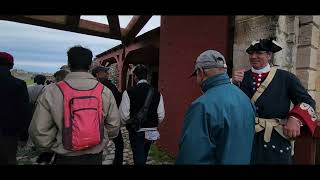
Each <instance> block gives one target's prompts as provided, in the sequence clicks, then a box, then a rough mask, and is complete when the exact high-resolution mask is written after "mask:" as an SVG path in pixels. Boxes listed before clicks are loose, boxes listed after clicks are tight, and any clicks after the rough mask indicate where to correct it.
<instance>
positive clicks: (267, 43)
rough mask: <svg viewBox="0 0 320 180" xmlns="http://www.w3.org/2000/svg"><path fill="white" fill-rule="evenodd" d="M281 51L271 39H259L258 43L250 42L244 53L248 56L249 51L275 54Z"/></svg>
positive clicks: (278, 45) (277, 44) (279, 46)
mask: <svg viewBox="0 0 320 180" xmlns="http://www.w3.org/2000/svg"><path fill="white" fill-rule="evenodd" d="M280 50H282V47H281V45H280V44H279V43H277V42H276V41H275V40H273V39H272V38H270V39H260V40H259V41H252V43H251V44H250V46H249V47H248V48H247V50H246V52H247V53H248V54H250V52H251V51H268V52H273V53H276V52H278V51H280Z"/></svg>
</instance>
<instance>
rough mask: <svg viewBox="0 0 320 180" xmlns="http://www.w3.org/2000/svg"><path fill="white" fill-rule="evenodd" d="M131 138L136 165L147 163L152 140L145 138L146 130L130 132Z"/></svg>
mask: <svg viewBox="0 0 320 180" xmlns="http://www.w3.org/2000/svg"><path fill="white" fill-rule="evenodd" d="M129 140H130V145H131V149H132V153H133V162H134V164H135V165H145V164H146V162H147V158H148V153H149V150H150V146H151V144H152V141H149V140H146V139H145V138H144V132H132V131H131V132H130V131H129Z"/></svg>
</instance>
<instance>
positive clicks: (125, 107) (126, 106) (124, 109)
mask: <svg viewBox="0 0 320 180" xmlns="http://www.w3.org/2000/svg"><path fill="white" fill-rule="evenodd" d="M119 112H120V117H121V121H122V123H123V124H125V121H127V120H128V119H129V118H130V98H129V96H128V93H127V91H124V92H123V94H122V100H121V103H120V106H119Z"/></svg>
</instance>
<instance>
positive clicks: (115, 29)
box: [107, 15, 122, 39]
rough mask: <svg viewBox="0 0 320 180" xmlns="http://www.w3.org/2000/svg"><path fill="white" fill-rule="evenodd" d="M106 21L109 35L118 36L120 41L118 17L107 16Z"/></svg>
mask: <svg viewBox="0 0 320 180" xmlns="http://www.w3.org/2000/svg"><path fill="white" fill-rule="evenodd" d="M107 19H108V23H109V29H110V34H113V35H115V36H118V37H119V38H120V39H121V37H122V34H121V31H120V22H119V17H118V16H117V15H107Z"/></svg>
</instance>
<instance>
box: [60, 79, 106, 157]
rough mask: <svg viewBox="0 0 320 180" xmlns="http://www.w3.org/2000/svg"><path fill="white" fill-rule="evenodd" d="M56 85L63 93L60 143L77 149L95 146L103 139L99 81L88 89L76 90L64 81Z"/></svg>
mask: <svg viewBox="0 0 320 180" xmlns="http://www.w3.org/2000/svg"><path fill="white" fill-rule="evenodd" d="M57 86H58V87H59V89H60V90H61V92H62V94H63V106H64V108H63V109H64V118H63V119H64V120H63V129H62V144H63V146H64V148H65V149H67V150H70V151H79V150H83V149H87V148H90V147H92V146H96V145H98V144H100V143H101V141H102V139H103V109H102V108H103V107H102V91H103V88H104V86H103V85H102V84H101V83H99V82H98V83H97V85H96V86H95V87H94V88H92V89H89V90H77V89H74V88H72V87H71V86H70V85H69V84H68V83H67V82H66V81H60V82H59V83H57Z"/></svg>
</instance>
